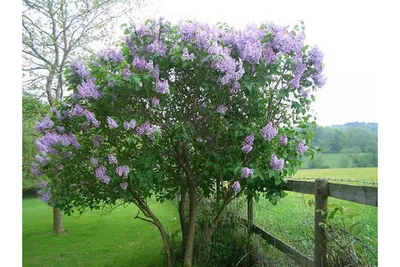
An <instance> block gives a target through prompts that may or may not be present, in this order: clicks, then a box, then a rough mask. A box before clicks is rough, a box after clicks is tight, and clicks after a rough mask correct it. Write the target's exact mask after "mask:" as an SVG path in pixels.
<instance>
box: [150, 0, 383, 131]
mask: <svg viewBox="0 0 400 267" xmlns="http://www.w3.org/2000/svg"><path fill="white" fill-rule="evenodd" d="M362 3H363V4H362V5H360V4H359V3H357V2H356V1H278V0H274V1H265V0H264V1H262V0H259V1H256V0H242V1H229V0H203V1H188V0H186V1H185V0H168V1H165V0H164V1H163V0H153V7H152V9H153V8H154V9H153V10H154V12H155V13H156V16H160V17H164V18H165V19H166V20H168V21H171V22H177V21H179V20H180V19H192V20H193V19H197V20H199V21H202V22H209V23H217V22H227V23H228V24H229V25H232V26H234V27H235V28H243V27H244V26H246V25H247V24H251V23H256V24H259V23H260V22H263V21H273V22H275V23H277V24H281V25H290V26H293V25H295V24H296V23H298V21H300V20H303V21H304V22H305V26H306V31H305V33H306V41H305V42H306V43H307V44H310V45H318V47H319V48H320V49H321V50H322V51H323V52H324V53H325V58H324V63H325V70H324V73H325V75H326V77H327V79H328V80H327V83H326V84H325V86H324V87H323V88H322V89H319V91H318V92H317V94H316V98H317V101H316V102H315V103H314V104H313V106H312V108H313V109H314V111H315V112H316V115H317V123H318V124H319V125H322V126H326V125H332V124H343V123H346V122H351V121H366V122H377V121H378V115H377V110H378V108H377V105H376V103H377V100H376V97H377V94H376V90H377V86H378V84H377V75H376V74H375V70H374V65H373V64H372V60H371V57H374V56H375V55H376V53H377V52H376V51H375V50H374V46H373V45H372V42H371V39H373V38H374V36H373V35H371V29H373V28H374V26H373V23H375V22H374V20H373V19H372V18H373V17H374V16H372V15H373V14H374V12H375V10H374V7H373V6H371V5H368V4H366V3H367V2H362Z"/></svg>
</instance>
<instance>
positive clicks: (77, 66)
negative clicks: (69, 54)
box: [71, 60, 90, 79]
mask: <svg viewBox="0 0 400 267" xmlns="http://www.w3.org/2000/svg"><path fill="white" fill-rule="evenodd" d="M71 70H72V72H73V73H74V74H76V75H78V76H79V77H81V78H82V79H85V78H87V77H88V76H89V75H90V70H88V69H87V68H86V66H85V64H84V63H83V62H82V61H78V60H72V62H71Z"/></svg>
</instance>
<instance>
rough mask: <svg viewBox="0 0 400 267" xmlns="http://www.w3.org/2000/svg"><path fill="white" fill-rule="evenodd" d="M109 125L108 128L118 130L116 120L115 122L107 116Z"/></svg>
mask: <svg viewBox="0 0 400 267" xmlns="http://www.w3.org/2000/svg"><path fill="white" fill-rule="evenodd" d="M107 124H108V128H110V129H115V128H118V124H117V122H116V121H115V120H113V119H112V118H111V117H110V116H107Z"/></svg>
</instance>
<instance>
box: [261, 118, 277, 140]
mask: <svg viewBox="0 0 400 267" xmlns="http://www.w3.org/2000/svg"><path fill="white" fill-rule="evenodd" d="M277 134H278V129H277V128H276V127H275V126H274V125H273V124H272V122H269V123H268V124H267V125H266V126H265V127H264V128H262V129H261V135H262V137H264V139H265V140H268V141H271V140H272V138H274V137H275V136H276V135H277Z"/></svg>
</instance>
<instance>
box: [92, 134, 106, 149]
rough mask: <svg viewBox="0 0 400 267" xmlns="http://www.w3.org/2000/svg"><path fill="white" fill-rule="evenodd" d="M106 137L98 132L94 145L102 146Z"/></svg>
mask: <svg viewBox="0 0 400 267" xmlns="http://www.w3.org/2000/svg"><path fill="white" fill-rule="evenodd" d="M103 141H104V137H103V136H102V135H99V134H96V135H95V136H94V140H93V145H94V146H95V147H100V145H101V143H103Z"/></svg>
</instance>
